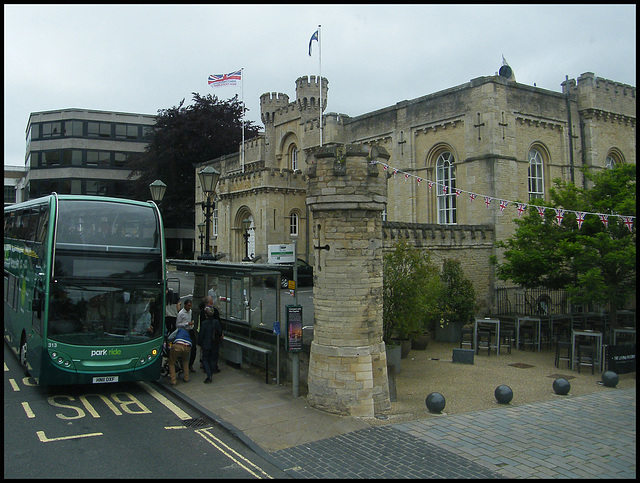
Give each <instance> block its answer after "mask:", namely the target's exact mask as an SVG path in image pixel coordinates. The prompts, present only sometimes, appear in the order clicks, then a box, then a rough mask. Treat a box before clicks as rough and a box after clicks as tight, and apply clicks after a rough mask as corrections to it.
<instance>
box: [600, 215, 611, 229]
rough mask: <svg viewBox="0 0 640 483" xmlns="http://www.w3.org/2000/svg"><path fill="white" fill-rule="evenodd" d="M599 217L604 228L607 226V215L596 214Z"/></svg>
mask: <svg viewBox="0 0 640 483" xmlns="http://www.w3.org/2000/svg"><path fill="white" fill-rule="evenodd" d="M598 216H599V217H600V221H601V222H602V223H603V224H604V226H605V228H606V227H608V226H609V215H603V214H602V213H598Z"/></svg>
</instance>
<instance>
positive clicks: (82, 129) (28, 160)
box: [25, 109, 156, 199]
mask: <svg viewBox="0 0 640 483" xmlns="http://www.w3.org/2000/svg"><path fill="white" fill-rule="evenodd" d="M155 122H156V118H155V116H152V115H148V114H131V113H124V112H108V111H95V110H89V109H59V110H55V111H45V112H33V113H31V115H30V116H29V122H28V123H27V130H26V141H27V149H26V154H25V166H27V168H28V172H27V176H26V180H25V184H26V188H27V191H28V194H27V197H28V198H29V199H30V198H37V197H39V196H42V195H45V194H49V193H51V192H52V191H55V192H57V193H61V194H90V195H104V196H124V195H125V194H126V193H127V190H126V185H127V183H129V182H130V181H128V180H127V177H128V176H129V174H130V170H128V169H127V168H126V161H127V159H128V157H129V156H131V155H132V154H137V153H141V152H143V151H144V148H145V146H146V145H147V142H148V141H147V139H148V132H149V131H150V129H151V128H152V127H153V125H154V124H155Z"/></svg>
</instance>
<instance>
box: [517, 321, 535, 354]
mask: <svg viewBox="0 0 640 483" xmlns="http://www.w3.org/2000/svg"><path fill="white" fill-rule="evenodd" d="M536 342H537V340H536V329H535V327H534V326H533V325H532V324H526V325H521V326H520V344H522V348H523V349H524V346H526V345H531V350H535V346H536Z"/></svg>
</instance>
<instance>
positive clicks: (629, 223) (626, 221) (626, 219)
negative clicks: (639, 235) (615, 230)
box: [621, 216, 633, 232]
mask: <svg viewBox="0 0 640 483" xmlns="http://www.w3.org/2000/svg"><path fill="white" fill-rule="evenodd" d="M621 218H622V222H623V223H624V224H625V225H627V228H629V231H631V232H632V231H633V217H631V216H622V217H621Z"/></svg>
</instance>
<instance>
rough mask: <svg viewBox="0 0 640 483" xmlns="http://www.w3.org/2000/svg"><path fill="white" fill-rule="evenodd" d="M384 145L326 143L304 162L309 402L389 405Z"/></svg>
mask: <svg viewBox="0 0 640 483" xmlns="http://www.w3.org/2000/svg"><path fill="white" fill-rule="evenodd" d="M388 159H389V154H388V153H387V151H386V150H385V149H384V148H378V147H373V148H371V149H369V148H368V147H365V146H362V145H355V144H353V145H346V146H345V145H331V146H326V147H322V148H318V149H317V150H316V151H315V153H314V154H313V155H311V156H309V158H308V159H307V162H308V176H309V178H308V180H309V181H308V187H307V204H308V205H309V209H310V210H311V212H312V219H313V230H312V231H313V245H314V251H315V266H314V279H315V280H314V287H313V301H314V311H315V328H314V340H313V342H312V344H311V354H310V360H309V376H308V386H309V393H308V400H309V403H310V404H311V405H312V406H314V407H316V408H319V409H323V410H325V411H328V412H332V413H338V414H343V415H350V416H365V417H371V416H374V415H376V414H381V413H383V412H384V411H388V410H390V409H391V403H390V400H389V383H388V379H387V357H386V353H385V345H384V342H383V341H382V333H383V332H382V297H383V288H382V211H383V210H384V209H385V206H386V202H387V185H386V177H385V176H384V175H382V174H381V173H380V171H381V168H380V165H378V164H372V163H371V162H370V161H372V160H374V161H375V160H380V161H383V162H387V161H388Z"/></svg>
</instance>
